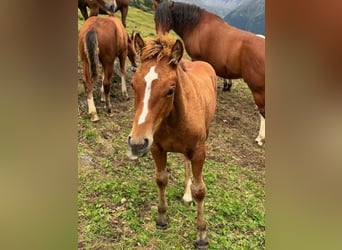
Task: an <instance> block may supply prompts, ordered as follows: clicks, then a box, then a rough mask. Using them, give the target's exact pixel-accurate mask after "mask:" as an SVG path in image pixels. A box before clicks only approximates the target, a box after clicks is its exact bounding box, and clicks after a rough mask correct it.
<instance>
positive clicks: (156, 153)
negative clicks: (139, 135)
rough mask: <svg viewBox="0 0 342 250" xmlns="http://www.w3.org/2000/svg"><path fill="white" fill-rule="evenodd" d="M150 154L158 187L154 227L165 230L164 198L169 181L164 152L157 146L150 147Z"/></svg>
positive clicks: (165, 204)
mask: <svg viewBox="0 0 342 250" xmlns="http://www.w3.org/2000/svg"><path fill="white" fill-rule="evenodd" d="M151 153H152V157H153V159H154V163H155V168H156V183H157V185H158V191H159V201H158V217H157V219H156V226H157V228H158V229H166V228H167V223H168V218H167V213H166V211H167V201H166V196H165V188H166V186H167V183H168V179H169V174H168V173H167V171H166V152H165V151H161V150H160V149H159V148H158V146H152V148H151Z"/></svg>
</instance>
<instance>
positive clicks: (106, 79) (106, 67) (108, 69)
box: [102, 62, 114, 114]
mask: <svg viewBox="0 0 342 250" xmlns="http://www.w3.org/2000/svg"><path fill="white" fill-rule="evenodd" d="M113 65H114V62H111V63H106V64H103V65H102V67H103V82H102V86H103V90H104V99H105V105H106V106H105V108H106V109H107V113H108V114H110V113H111V112H112V105H111V103H110V94H109V92H110V85H111V79H112V75H113Z"/></svg>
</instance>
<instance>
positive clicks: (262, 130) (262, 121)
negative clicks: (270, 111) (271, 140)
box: [255, 114, 266, 146]
mask: <svg viewBox="0 0 342 250" xmlns="http://www.w3.org/2000/svg"><path fill="white" fill-rule="evenodd" d="M265 133H266V132H265V118H264V117H263V116H262V115H261V114H260V129H259V134H258V137H257V138H255V141H256V142H257V143H258V145H259V146H262V145H263V144H264V142H265Z"/></svg>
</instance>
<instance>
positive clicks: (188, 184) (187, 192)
mask: <svg viewBox="0 0 342 250" xmlns="http://www.w3.org/2000/svg"><path fill="white" fill-rule="evenodd" d="M184 158H185V159H184V160H185V161H184V163H185V164H184V165H185V181H184V187H185V190H184V195H183V200H184V203H185V204H186V205H190V203H191V201H192V195H191V188H190V187H191V183H192V181H191V167H190V160H189V159H188V158H187V157H184Z"/></svg>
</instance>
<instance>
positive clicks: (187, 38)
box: [154, 0, 265, 145]
mask: <svg viewBox="0 0 342 250" xmlns="http://www.w3.org/2000/svg"><path fill="white" fill-rule="evenodd" d="M154 6H155V15H154V20H155V24H156V31H157V33H158V34H165V33H167V32H169V31H170V30H171V29H173V30H174V31H175V32H176V33H177V34H178V35H179V36H180V37H181V38H182V39H183V42H184V45H185V48H186V51H187V52H188V54H189V55H190V57H191V58H192V59H193V60H203V61H206V62H209V63H210V64H211V65H212V66H213V68H214V69H215V71H216V74H217V75H218V76H220V77H223V78H227V79H237V78H243V79H244V81H245V82H246V83H247V84H248V87H249V89H250V90H251V91H252V94H253V97H254V102H255V104H256V105H257V106H258V109H259V112H260V118H261V121H260V130H259V135H258V136H257V138H256V139H255V141H256V142H257V143H258V144H259V145H262V144H263V143H264V141H265V119H264V118H265V39H263V38H261V37H258V36H256V35H255V34H252V33H250V32H246V31H243V30H240V29H237V28H234V27H232V26H230V25H228V24H227V23H226V22H225V21H223V20H222V18H220V17H218V16H216V15H214V14H212V13H210V12H208V11H206V10H203V9H201V8H199V7H198V6H195V5H190V4H185V3H180V2H171V3H169V2H161V3H160V0H154Z"/></svg>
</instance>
